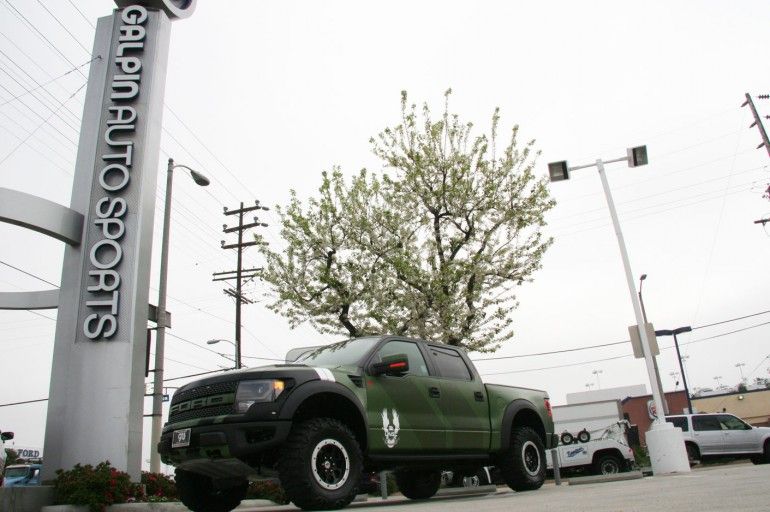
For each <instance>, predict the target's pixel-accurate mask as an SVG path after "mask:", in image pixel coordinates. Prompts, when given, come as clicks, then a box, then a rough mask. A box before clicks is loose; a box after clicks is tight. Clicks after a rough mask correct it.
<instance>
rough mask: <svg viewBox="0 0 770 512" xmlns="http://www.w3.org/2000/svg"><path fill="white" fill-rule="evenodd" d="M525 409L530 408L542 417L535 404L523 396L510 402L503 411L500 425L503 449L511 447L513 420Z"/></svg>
mask: <svg viewBox="0 0 770 512" xmlns="http://www.w3.org/2000/svg"><path fill="white" fill-rule="evenodd" d="M524 410H530V411H532V412H533V413H534V414H535V416H537V417H538V418H539V417H540V416H539V415H538V414H537V410H536V408H535V406H534V404H532V402H530V401H529V400H525V399H523V398H517V399H516V400H514V401H513V402H511V403H509V404H508V406H507V407H506V408H505V412H504V413H503V424H502V425H501V426H500V436H501V438H500V448H502V449H503V450H506V449H508V448H510V445H511V432H512V431H513V420H514V418H515V417H516V415H517V414H518V413H520V412H521V411H524ZM538 421H540V420H538ZM541 423H542V422H541Z"/></svg>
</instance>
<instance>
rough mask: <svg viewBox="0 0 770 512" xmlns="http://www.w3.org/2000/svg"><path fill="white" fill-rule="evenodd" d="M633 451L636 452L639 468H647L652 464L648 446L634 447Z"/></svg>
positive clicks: (635, 457) (635, 456)
mask: <svg viewBox="0 0 770 512" xmlns="http://www.w3.org/2000/svg"><path fill="white" fill-rule="evenodd" d="M632 449H633V450H634V460H635V462H636V465H637V466H638V467H640V468H645V467H649V466H650V465H651V464H652V463H651V462H650V453H649V452H648V451H647V447H646V446H634V447H632Z"/></svg>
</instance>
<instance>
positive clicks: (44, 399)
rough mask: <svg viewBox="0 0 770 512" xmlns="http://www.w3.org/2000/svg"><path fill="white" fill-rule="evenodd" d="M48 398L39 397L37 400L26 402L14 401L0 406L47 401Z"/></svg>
mask: <svg viewBox="0 0 770 512" xmlns="http://www.w3.org/2000/svg"><path fill="white" fill-rule="evenodd" d="M47 401H48V399H47V398H38V399H37V400H25V401H24V402H12V403H9V404H0V407H10V406H12V405H24V404H34V403H35V402H47Z"/></svg>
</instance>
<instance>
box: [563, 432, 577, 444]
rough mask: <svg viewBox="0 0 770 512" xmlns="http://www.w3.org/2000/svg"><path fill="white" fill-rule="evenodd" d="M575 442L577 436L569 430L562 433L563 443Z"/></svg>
mask: <svg viewBox="0 0 770 512" xmlns="http://www.w3.org/2000/svg"><path fill="white" fill-rule="evenodd" d="M574 442H575V436H573V435H572V434H570V433H569V432H564V433H563V434H562V435H561V444H572V443H574Z"/></svg>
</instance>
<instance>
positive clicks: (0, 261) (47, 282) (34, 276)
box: [0, 260, 59, 288]
mask: <svg viewBox="0 0 770 512" xmlns="http://www.w3.org/2000/svg"><path fill="white" fill-rule="evenodd" d="M0 263H1V264H3V265H5V266H6V267H10V268H12V269H14V270H18V271H19V272H21V273H22V274H25V275H28V276H29V277H33V278H35V279H37V280H38V281H42V282H44V283H46V284H50V285H51V286H53V287H55V288H59V285H58V284H54V283H52V282H51V281H48V280H47V279H43V278H42V277H38V276H36V275H35V274H31V273H29V272H27V271H26V270H22V269H20V268H19V267H14V266H13V265H11V264H10V263H6V262H4V261H3V260H0Z"/></svg>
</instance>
